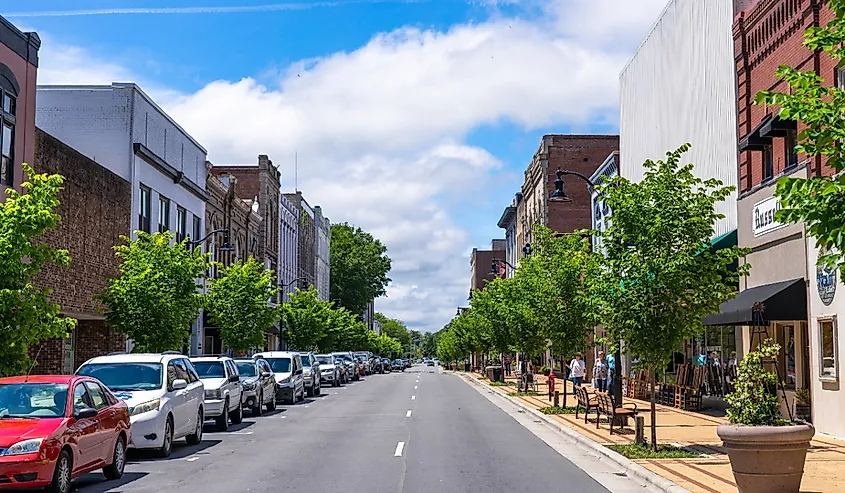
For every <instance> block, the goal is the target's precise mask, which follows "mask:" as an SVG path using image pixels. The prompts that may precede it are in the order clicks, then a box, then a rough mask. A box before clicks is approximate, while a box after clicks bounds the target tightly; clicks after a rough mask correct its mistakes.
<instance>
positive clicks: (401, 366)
mask: <svg viewBox="0 0 845 493" xmlns="http://www.w3.org/2000/svg"><path fill="white" fill-rule="evenodd" d="M393 370H395V371H405V362H404V361H402V360H401V359H395V360H393Z"/></svg>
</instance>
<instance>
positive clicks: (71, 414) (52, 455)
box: [0, 375, 131, 493]
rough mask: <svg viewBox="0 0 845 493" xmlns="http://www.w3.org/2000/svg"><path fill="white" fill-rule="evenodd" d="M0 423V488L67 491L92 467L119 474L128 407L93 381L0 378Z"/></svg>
mask: <svg viewBox="0 0 845 493" xmlns="http://www.w3.org/2000/svg"><path fill="white" fill-rule="evenodd" d="M68 396H72V397H71V398H68ZM0 421H2V424H0V489H8V488H14V489H18V488H43V487H46V488H48V490H49V491H51V492H55V493H68V492H70V491H71V481H72V480H73V479H74V478H76V477H79V476H81V475H83V474H86V473H88V472H91V471H94V470H96V469H102V470H103V474H104V475H105V477H106V479H120V477H121V476H123V468H124V466H125V465H126V448H127V447H128V443H129V440H130V436H131V433H130V419H129V407H128V406H127V404H126V403H125V402H124V401H122V400H120V399H118V398H117V397H115V396H114V394H112V393H111V392H110V391H109V390H108V389H107V388H106V387H105V386H103V385H102V384H101V383H100V382H98V381H97V380H95V379H93V378H88V377H81V376H74V375H60V376H52V375H50V376H46V375H45V376H29V377H26V376H18V377H9V378H0Z"/></svg>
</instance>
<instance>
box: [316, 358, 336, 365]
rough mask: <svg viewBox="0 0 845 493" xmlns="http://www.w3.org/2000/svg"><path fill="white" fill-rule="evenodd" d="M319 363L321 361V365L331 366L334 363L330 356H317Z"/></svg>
mask: <svg viewBox="0 0 845 493" xmlns="http://www.w3.org/2000/svg"><path fill="white" fill-rule="evenodd" d="M317 361H319V362H320V364H321V365H331V364H332V363H333V362H332V359H331V358H330V357H329V356H317Z"/></svg>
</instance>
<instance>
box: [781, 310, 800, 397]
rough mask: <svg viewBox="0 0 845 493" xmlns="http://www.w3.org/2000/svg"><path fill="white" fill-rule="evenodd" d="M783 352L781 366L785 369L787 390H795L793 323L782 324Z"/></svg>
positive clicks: (784, 377) (784, 375) (784, 376)
mask: <svg viewBox="0 0 845 493" xmlns="http://www.w3.org/2000/svg"><path fill="white" fill-rule="evenodd" d="M779 342H780V344H781V346H782V348H781V354H780V356H779V359H780V360H781V361H780V365H779V366H780V368H781V370H782V371H783V379H784V382H786V389H787V390H795V383H796V378H797V376H796V374H795V327H794V326H792V325H781V326H780V341H779Z"/></svg>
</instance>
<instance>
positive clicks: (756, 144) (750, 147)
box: [737, 115, 772, 152]
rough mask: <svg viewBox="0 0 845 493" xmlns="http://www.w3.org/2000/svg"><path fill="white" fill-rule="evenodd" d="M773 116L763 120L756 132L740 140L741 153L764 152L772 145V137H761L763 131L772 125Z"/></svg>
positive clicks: (739, 149) (755, 128)
mask: <svg viewBox="0 0 845 493" xmlns="http://www.w3.org/2000/svg"><path fill="white" fill-rule="evenodd" d="M771 121H772V115H769V116H767V117H766V118H764V119H763V121H761V122H760V123H759V124H758V125H757V126H756V127H754V130H752V131H751V132H749V133H748V135H746V136H745V137H743V138H741V139H739V146H738V147H737V150H738V151H739V152H743V151H762V150H764V149H765V148H766V147H767V146H770V145H772V137H771V136H766V135H761V132H760V131H761V129H762V128H763V127H764V126H766V125H768V124H769V123H771Z"/></svg>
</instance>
